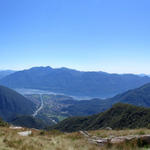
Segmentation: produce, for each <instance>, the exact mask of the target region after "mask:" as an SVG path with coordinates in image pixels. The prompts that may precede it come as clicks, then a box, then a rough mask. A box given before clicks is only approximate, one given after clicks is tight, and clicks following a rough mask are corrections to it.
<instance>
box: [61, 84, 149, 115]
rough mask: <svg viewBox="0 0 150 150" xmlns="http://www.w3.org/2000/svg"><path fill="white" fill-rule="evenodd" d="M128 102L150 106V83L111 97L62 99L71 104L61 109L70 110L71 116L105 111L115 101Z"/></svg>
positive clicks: (64, 102)
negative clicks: (75, 99) (76, 99)
mask: <svg viewBox="0 0 150 150" xmlns="http://www.w3.org/2000/svg"><path fill="white" fill-rule="evenodd" d="M118 102H121V103H127V104H132V105H136V106H143V107H150V84H145V85H143V86H141V87H139V88H136V89H133V90H129V91H127V92H124V93H122V94H119V95H116V96H114V97H112V98H109V99H98V98H97V99H92V100H84V101H71V100H70V101H61V103H63V104H67V105H69V106H68V107H65V108H62V110H61V111H63V112H68V114H70V116H86V115H93V114H96V113H99V112H103V111H105V110H107V109H109V108H110V107H112V105H113V104H115V103H118Z"/></svg>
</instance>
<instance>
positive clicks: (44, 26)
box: [0, 0, 150, 74]
mask: <svg viewBox="0 0 150 150" xmlns="http://www.w3.org/2000/svg"><path fill="white" fill-rule="evenodd" d="M149 6H150V1H149V0H3V1H0V54H1V55H0V56H1V59H0V69H17V70H19V69H24V68H30V67H32V66H52V67H69V68H74V69H79V70H96V71H100V70H102V71H107V72H116V73H129V72H130V73H148V74H150V69H149V65H150V58H149V57H150V9H149Z"/></svg>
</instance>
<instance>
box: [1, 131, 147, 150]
mask: <svg viewBox="0 0 150 150" xmlns="http://www.w3.org/2000/svg"><path fill="white" fill-rule="evenodd" d="M18 131H19V130H12V129H8V128H0V150H109V149H110V150H146V149H147V150H148V148H142V147H141V148H140V147H138V146H137V142H136V141H132V142H131V143H123V144H120V145H113V146H112V145H109V144H108V145H106V146H105V147H100V146H98V145H95V144H93V143H90V142H89V141H88V140H87V139H86V138H85V137H83V135H81V134H80V133H77V132H76V133H61V132H59V131H49V132H46V131H39V130H32V132H33V134H32V135H31V136H29V137H21V136H19V135H18V134H17V132H18ZM20 131H22V130H20ZM90 134H91V135H92V136H97V135H98V136H100V137H109V136H112V135H113V136H122V135H130V134H132V135H133V134H134V135H135V134H137V135H138V134H150V130H147V129H140V130H123V131H106V130H101V131H91V132H90Z"/></svg>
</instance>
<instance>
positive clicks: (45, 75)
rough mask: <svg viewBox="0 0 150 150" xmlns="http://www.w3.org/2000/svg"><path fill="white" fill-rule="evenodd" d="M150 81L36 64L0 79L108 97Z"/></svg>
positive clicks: (12, 84)
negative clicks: (36, 65)
mask: <svg viewBox="0 0 150 150" xmlns="http://www.w3.org/2000/svg"><path fill="white" fill-rule="evenodd" d="M149 82H150V77H148V76H139V75H134V74H122V75H120V74H109V73H105V72H83V71H77V70H72V69H68V68H58V69H53V68H51V67H34V68H31V69H29V70H23V71H17V72H15V73H12V74H10V75H8V76H5V77H4V78H2V79H0V84H1V85H4V86H7V87H9V88H29V89H41V90H49V91H51V92H56V93H64V94H67V95H73V96H89V97H101V98H108V97H112V96H115V95H116V94H119V93H122V92H125V91H127V90H129V89H134V88H137V87H140V86H142V85H144V84H146V83H149Z"/></svg>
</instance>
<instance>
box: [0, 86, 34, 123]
mask: <svg viewBox="0 0 150 150" xmlns="http://www.w3.org/2000/svg"><path fill="white" fill-rule="evenodd" d="M34 110H35V104H34V103H33V102H31V101H30V100H28V99H26V98H25V97H23V96H22V95H20V94H18V93H17V92H15V91H13V90H11V89H9V88H6V87H3V86H0V117H2V118H3V119H4V120H10V119H11V118H14V117H15V116H16V115H31V114H32V113H33V112H34Z"/></svg>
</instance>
